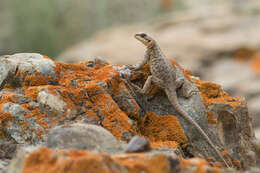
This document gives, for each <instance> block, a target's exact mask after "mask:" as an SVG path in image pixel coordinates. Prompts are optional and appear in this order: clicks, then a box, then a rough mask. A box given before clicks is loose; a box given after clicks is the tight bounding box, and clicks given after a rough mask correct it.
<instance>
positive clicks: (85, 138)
mask: <svg viewBox="0 0 260 173" xmlns="http://www.w3.org/2000/svg"><path fill="white" fill-rule="evenodd" d="M47 146H48V147H50V148H66V149H74V150H97V151H102V152H107V153H115V152H120V151H122V149H123V146H122V145H121V144H120V143H119V142H118V141H117V140H116V139H115V138H114V136H113V135H112V134H111V133H110V132H109V131H107V130H106V129H104V128H102V127H100V126H97V125H92V124H80V123H75V124H72V125H63V126H58V127H55V128H53V129H51V130H50V131H49V134H48V137H47Z"/></svg>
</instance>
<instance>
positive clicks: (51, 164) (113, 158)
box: [8, 148, 220, 173]
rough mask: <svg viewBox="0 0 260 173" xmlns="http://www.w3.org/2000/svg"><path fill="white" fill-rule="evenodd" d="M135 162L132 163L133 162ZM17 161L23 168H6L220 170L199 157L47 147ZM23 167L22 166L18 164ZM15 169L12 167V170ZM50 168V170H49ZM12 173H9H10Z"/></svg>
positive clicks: (76, 172) (163, 171) (57, 171)
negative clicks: (189, 157) (121, 153)
mask: <svg viewBox="0 0 260 173" xmlns="http://www.w3.org/2000/svg"><path fill="white" fill-rule="evenodd" d="M133 159H134V160H133ZM18 160H19V163H23V166H22V167H17V168H16V170H11V169H10V168H9V169H8V173H11V171H13V172H15V173H18V172H21V170H22V168H23V173H29V172H35V171H37V172H39V173H41V172H42V171H44V172H46V171H47V172H48V173H52V172H55V173H62V172H64V170H65V169H66V172H74V173H79V172H86V171H87V172H89V173H92V172H115V173H116V172H120V173H121V172H125V173H128V172H129V173H130V172H143V171H145V172H147V173H152V172H158V173H170V172H174V171H176V172H185V171H187V170H191V168H192V170H194V171H199V170H205V168H207V170H208V171H220V169H219V168H213V167H211V166H209V165H208V163H207V162H206V161H205V160H202V159H199V158H193V159H181V160H178V159H177V158H176V156H174V155H172V156H166V155H162V154H158V153H145V154H140V153H138V154H134V153H131V154H124V155H107V154H104V153H97V152H96V153H94V152H90V151H75V150H51V149H49V148H38V150H36V151H34V152H31V153H29V154H24V155H23V157H16V158H14V159H13V161H12V162H13V163H14V162H16V163H18V162H17V161H18ZM20 165H22V164H20ZM13 168H14V167H13ZM50 168H51V169H50ZM13 172H12V173H13Z"/></svg>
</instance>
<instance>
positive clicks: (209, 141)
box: [166, 90, 229, 168]
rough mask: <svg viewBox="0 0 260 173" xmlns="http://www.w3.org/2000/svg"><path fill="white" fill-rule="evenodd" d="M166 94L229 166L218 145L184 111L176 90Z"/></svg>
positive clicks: (167, 91)
mask: <svg viewBox="0 0 260 173" xmlns="http://www.w3.org/2000/svg"><path fill="white" fill-rule="evenodd" d="M166 94H167V96H168V99H169V100H170V102H171V104H172V106H173V107H174V108H175V109H176V110H177V112H179V113H180V115H181V116H182V117H183V118H184V119H185V120H187V121H188V122H189V123H191V124H192V125H193V126H194V127H195V128H196V129H197V130H198V131H199V133H200V134H201V135H202V136H203V137H204V138H205V139H206V141H207V142H208V143H209V145H210V146H211V147H212V148H213V149H214V150H215V152H216V153H217V155H218V156H219V157H220V158H221V160H222V161H223V162H224V163H225V165H226V166H227V167H228V168H229V165H228V163H227V162H226V160H225V159H224V157H223V156H222V154H221V153H220V152H219V150H218V149H217V148H216V146H215V145H214V144H213V142H212V141H211V139H210V138H209V137H208V135H207V134H206V133H205V132H204V131H203V130H202V129H201V127H200V126H199V125H198V124H197V123H196V122H195V121H194V120H193V119H192V118H191V117H189V115H188V114H187V113H186V112H185V111H184V109H183V108H182V107H181V106H180V104H179V102H178V98H177V94H176V91H169V90H166Z"/></svg>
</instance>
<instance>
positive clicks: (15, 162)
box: [6, 146, 38, 173]
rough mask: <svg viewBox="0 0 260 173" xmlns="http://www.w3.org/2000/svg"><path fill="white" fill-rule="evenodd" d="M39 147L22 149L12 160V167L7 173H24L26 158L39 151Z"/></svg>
mask: <svg viewBox="0 0 260 173" xmlns="http://www.w3.org/2000/svg"><path fill="white" fill-rule="evenodd" d="M37 149H38V147H36V146H27V147H20V148H19V149H18V151H17V153H16V155H15V157H14V158H13V159H12V160H11V163H10V165H9V166H8V168H7V171H6V172H7V173H22V172H23V168H24V164H25V158H26V157H27V156H28V155H29V154H30V153H31V152H34V151H35V150H37Z"/></svg>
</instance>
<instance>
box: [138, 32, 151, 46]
mask: <svg viewBox="0 0 260 173" xmlns="http://www.w3.org/2000/svg"><path fill="white" fill-rule="evenodd" d="M135 38H136V39H137V40H139V41H141V42H142V43H143V44H144V45H145V46H148V44H149V41H148V40H146V39H145V38H143V37H142V36H141V34H135Z"/></svg>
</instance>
